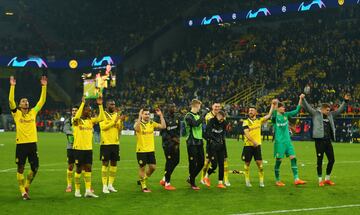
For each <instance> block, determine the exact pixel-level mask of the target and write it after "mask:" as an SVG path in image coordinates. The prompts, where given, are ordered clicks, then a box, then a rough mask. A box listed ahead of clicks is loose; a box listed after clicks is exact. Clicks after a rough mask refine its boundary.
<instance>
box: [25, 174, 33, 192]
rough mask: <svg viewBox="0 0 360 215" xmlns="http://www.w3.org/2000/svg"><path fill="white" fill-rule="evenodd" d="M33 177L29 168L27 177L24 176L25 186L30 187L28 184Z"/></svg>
mask: <svg viewBox="0 0 360 215" xmlns="http://www.w3.org/2000/svg"><path fill="white" fill-rule="evenodd" d="M33 179H34V172H33V171H31V170H30V171H29V173H28V175H27V177H26V181H25V188H29V187H30V184H31V182H32V180H33Z"/></svg>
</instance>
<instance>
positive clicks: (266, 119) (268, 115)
mask: <svg viewBox="0 0 360 215" xmlns="http://www.w3.org/2000/svg"><path fill="white" fill-rule="evenodd" d="M277 102H278V101H277V99H273V100H272V102H271V107H270V110H269V113H268V114H267V115H265V116H264V117H263V122H266V121H268V120H269V119H270V118H271V117H272V114H273V112H274V109H275V107H276V104H277Z"/></svg>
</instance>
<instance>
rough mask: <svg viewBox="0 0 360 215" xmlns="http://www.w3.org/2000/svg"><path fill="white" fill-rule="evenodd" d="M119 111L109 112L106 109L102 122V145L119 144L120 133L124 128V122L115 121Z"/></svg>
mask: <svg viewBox="0 0 360 215" xmlns="http://www.w3.org/2000/svg"><path fill="white" fill-rule="evenodd" d="M117 117H118V113H115V112H114V113H108V112H106V111H105V120H104V121H102V122H100V136H101V141H100V142H101V145H119V136H120V135H119V133H120V131H121V130H122V128H123V123H122V121H121V120H118V121H117V122H116V123H115V120H116V118H117Z"/></svg>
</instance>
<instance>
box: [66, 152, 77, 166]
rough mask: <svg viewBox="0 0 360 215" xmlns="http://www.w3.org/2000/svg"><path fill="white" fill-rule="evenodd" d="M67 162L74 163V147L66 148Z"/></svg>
mask: <svg viewBox="0 0 360 215" xmlns="http://www.w3.org/2000/svg"><path fill="white" fill-rule="evenodd" d="M67 162H68V164H74V163H75V155H74V149H67Z"/></svg>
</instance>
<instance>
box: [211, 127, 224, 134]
mask: <svg viewBox="0 0 360 215" xmlns="http://www.w3.org/2000/svg"><path fill="white" fill-rule="evenodd" d="M211 131H212V132H214V133H217V134H221V133H222V132H223V131H224V130H223V129H220V130H217V129H215V128H213V129H212V130H211Z"/></svg>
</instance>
